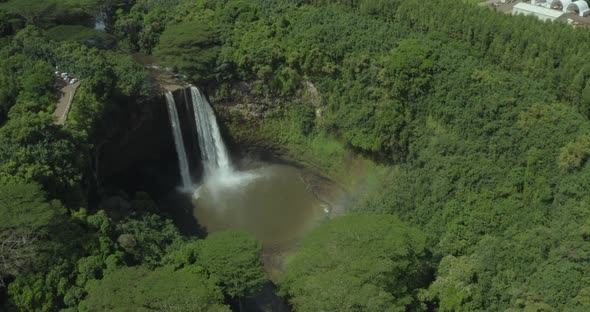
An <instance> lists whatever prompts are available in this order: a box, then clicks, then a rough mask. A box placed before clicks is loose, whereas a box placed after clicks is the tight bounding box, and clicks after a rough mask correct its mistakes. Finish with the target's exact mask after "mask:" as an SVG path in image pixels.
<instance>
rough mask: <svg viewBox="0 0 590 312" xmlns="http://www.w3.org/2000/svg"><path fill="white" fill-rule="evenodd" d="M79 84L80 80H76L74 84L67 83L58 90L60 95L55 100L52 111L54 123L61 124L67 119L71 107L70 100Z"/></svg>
mask: <svg viewBox="0 0 590 312" xmlns="http://www.w3.org/2000/svg"><path fill="white" fill-rule="evenodd" d="M79 86H80V82H79V81H78V82H76V83H74V84H68V85H66V86H65V87H63V88H62V89H61V90H60V92H61V97H60V98H59V101H58V102H57V107H56V108H55V112H53V116H54V117H55V124H56V125H63V124H65V123H66V120H68V114H69V113H70V109H71V108H72V100H73V99H74V95H75V94H76V90H77V89H78V87H79Z"/></svg>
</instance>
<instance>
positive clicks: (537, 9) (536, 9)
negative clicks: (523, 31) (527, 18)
mask: <svg viewBox="0 0 590 312" xmlns="http://www.w3.org/2000/svg"><path fill="white" fill-rule="evenodd" d="M517 9H518V10H522V11H527V12H531V13H535V14H540V15H545V16H550V17H554V18H558V17H560V16H562V15H563V14H564V13H563V12H561V11H558V10H552V9H548V8H544V7H541V6H537V5H532V4H529V3H524V2H520V3H517V4H516V5H515V6H514V7H513V8H512V12H514V10H517ZM516 13H518V12H516Z"/></svg>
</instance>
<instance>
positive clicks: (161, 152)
mask: <svg viewBox="0 0 590 312" xmlns="http://www.w3.org/2000/svg"><path fill="white" fill-rule="evenodd" d="M172 93H173V95H174V99H175V102H176V108H177V110H178V115H179V118H180V123H181V127H182V134H183V138H184V143H185V147H186V150H187V153H189V158H190V159H191V160H192V161H191V165H193V168H191V172H193V174H195V175H198V174H199V172H200V168H198V167H196V166H194V165H195V164H199V163H200V161H199V159H197V158H198V157H199V156H198V155H199V152H198V146H197V144H196V140H195V138H194V135H193V134H194V132H193V131H194V119H193V118H194V115H193V111H192V107H191V102H190V91H189V90H187V89H183V88H177V89H175V90H174V91H173V92H172ZM166 105H167V104H166V99H165V97H164V94H163V92H158V93H157V94H156V95H154V96H152V97H149V98H140V99H137V100H136V101H133V102H129V103H126V104H125V105H124V106H122V107H120V108H118V109H116V110H112V111H110V112H109V113H107V114H106V116H105V118H104V120H103V123H102V127H100V129H101V131H99V135H98V138H97V142H98V143H97V144H96V147H95V166H94V168H95V177H96V179H97V181H98V184H99V185H103V184H115V185H118V186H121V187H124V188H125V189H129V188H131V189H137V190H147V191H150V189H153V188H164V189H168V188H170V185H176V183H177V182H178V181H177V180H178V179H179V174H178V172H179V170H178V160H177V155H176V151H175V147H174V140H173V136H172V129H171V125H170V121H169V117H168V111H167V107H166Z"/></svg>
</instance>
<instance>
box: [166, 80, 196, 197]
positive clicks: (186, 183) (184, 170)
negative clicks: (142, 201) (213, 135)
mask: <svg viewBox="0 0 590 312" xmlns="http://www.w3.org/2000/svg"><path fill="white" fill-rule="evenodd" d="M166 104H167V106H168V117H169V119H170V124H171V125H172V136H173V137H174V145H175V146H176V154H177V155H178V166H179V167H180V176H181V177H182V187H183V188H184V189H189V188H190V187H191V186H192V182H191V176H190V169H189V166H188V159H187V156H186V150H185V148H184V141H183V139H182V130H181V128H180V120H179V119H178V111H177V110H176V103H175V102H174V96H173V95H172V92H170V91H167V92H166Z"/></svg>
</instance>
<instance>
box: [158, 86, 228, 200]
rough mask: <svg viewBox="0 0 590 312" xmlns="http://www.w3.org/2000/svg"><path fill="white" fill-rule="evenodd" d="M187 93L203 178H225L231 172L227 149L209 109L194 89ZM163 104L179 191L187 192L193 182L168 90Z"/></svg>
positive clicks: (175, 112) (174, 106)
mask: <svg viewBox="0 0 590 312" xmlns="http://www.w3.org/2000/svg"><path fill="white" fill-rule="evenodd" d="M190 90H191V102H192V106H193V111H194V115H195V124H196V129H197V133H196V136H197V138H198V140H199V148H200V150H201V158H202V160H203V168H204V170H205V177H210V176H212V175H214V174H222V175H225V176H229V175H231V174H232V173H233V168H232V165H231V162H230V160H229V157H228V154H227V148H226V147H225V144H224V143H223V139H222V138H221V133H220V132H219V126H218V125H217V120H216V119H215V114H214V113H213V109H212V108H211V105H209V102H207V99H206V98H205V96H204V95H203V94H201V91H199V89H198V88H197V87H195V86H191V87H190ZM166 104H167V106H168V113H169V118H170V124H171V125H172V135H173V137H174V145H175V147H176V154H177V156H178V163H179V167H180V176H181V177H182V188H183V189H184V190H189V189H191V187H192V186H193V183H192V180H191V175H190V168H189V165H188V155H187V153H186V149H185V147H184V139H183V136H182V129H181V127H180V120H179V118H178V111H177V110H176V103H175V102H174V96H173V95H172V92H170V91H166Z"/></svg>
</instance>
